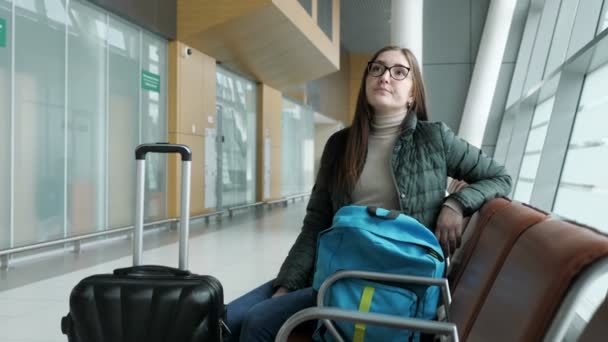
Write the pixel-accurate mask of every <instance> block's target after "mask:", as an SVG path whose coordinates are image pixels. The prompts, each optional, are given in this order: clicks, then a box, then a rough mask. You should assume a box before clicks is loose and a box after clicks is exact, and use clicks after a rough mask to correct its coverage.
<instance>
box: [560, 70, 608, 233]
mask: <svg viewBox="0 0 608 342" xmlns="http://www.w3.org/2000/svg"><path fill="white" fill-rule="evenodd" d="M607 79H608V64H605V65H603V66H601V67H600V68H598V69H596V70H595V71H592V72H590V73H589V74H588V75H587V77H586V78H585V83H584V85H583V90H582V93H581V99H580V104H579V108H578V112H577V115H576V120H575V123H574V127H573V130H572V135H571V138H570V144H569V147H568V152H567V155H566V160H565V162H564V166H563V170H562V175H561V179H560V183H559V188H558V191H557V196H556V199H555V203H554V206H553V211H554V212H556V213H558V214H560V215H563V216H566V217H569V218H572V219H575V220H578V221H580V222H583V223H585V224H589V225H591V226H594V227H597V228H600V229H602V230H604V231H605V232H608V224H607V223H606V219H605V217H604V213H605V211H606V203H608V179H607V178H606V174H607V173H608V131H606V127H608V116H607V115H606V111H607V110H608V96H607V95H606V93H605V90H604V89H606V80H607Z"/></svg>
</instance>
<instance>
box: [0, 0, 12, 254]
mask: <svg viewBox="0 0 608 342" xmlns="http://www.w3.org/2000/svg"><path fill="white" fill-rule="evenodd" d="M11 6H12V5H11V3H10V1H6V0H0V18H2V19H4V22H3V24H4V25H6V28H5V29H6V31H7V32H10V30H11V26H12V21H11ZM5 43H6V46H4V47H2V48H0V249H4V248H8V247H10V237H11V236H10V209H11V207H10V201H11V185H10V182H11V90H10V89H11V60H12V59H11V51H12V46H11V43H12V41H11V39H10V35H7V39H6V42H5Z"/></svg>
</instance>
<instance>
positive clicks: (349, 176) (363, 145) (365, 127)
mask: <svg viewBox="0 0 608 342" xmlns="http://www.w3.org/2000/svg"><path fill="white" fill-rule="evenodd" d="M391 50H396V51H401V52H402V53H403V55H404V56H405V59H406V60H407V61H408V63H409V64H410V68H411V70H410V73H411V75H412V76H411V77H412V95H413V97H414V101H413V102H412V104H411V106H409V108H408V114H407V115H406V117H407V116H408V115H412V114H413V113H415V115H416V116H417V117H418V120H421V121H428V112H427V108H426V97H425V94H424V85H423V83H422V73H421V72H420V66H419V65H418V61H417V60H416V57H415V56H414V54H413V53H412V51H410V50H409V49H405V48H401V47H398V46H386V47H384V48H382V49H380V50H378V51H377V52H376V53H375V54H374V55H373V57H372V58H371V60H370V62H373V61H375V60H376V59H377V58H378V56H379V55H380V54H381V53H383V52H385V51H391ZM367 76H368V68H367V65H366V66H365V70H364V71H363V78H362V79H361V86H360V87H359V95H358V97H357V105H356V107H355V116H354V118H353V123H352V125H351V126H350V129H349V133H348V138H347V141H346V149H345V151H344V155H343V157H342V160H341V162H339V163H338V170H337V173H336V174H335V177H336V179H334V185H335V186H336V187H337V189H336V190H338V191H339V192H340V193H347V194H351V193H352V191H353V189H354V188H355V184H356V183H357V180H358V179H359V176H360V175H361V172H362V171H363V165H364V163H365V158H366V153H367V142H368V138H369V130H370V124H369V123H370V121H371V118H372V116H373V115H374V109H373V108H372V107H371V106H370V104H369V102H368V101H367V96H366V94H365V86H366V81H367ZM404 121H405V119H404Z"/></svg>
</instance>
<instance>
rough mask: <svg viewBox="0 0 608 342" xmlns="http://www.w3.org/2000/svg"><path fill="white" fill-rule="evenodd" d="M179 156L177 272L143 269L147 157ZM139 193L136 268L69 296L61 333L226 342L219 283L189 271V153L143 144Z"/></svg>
mask: <svg viewBox="0 0 608 342" xmlns="http://www.w3.org/2000/svg"><path fill="white" fill-rule="evenodd" d="M150 152H155V153H180V154H181V159H182V190H181V220H180V227H179V269H176V268H171V267H166V266H153V265H148V266H141V260H142V237H143V212H144V175H145V159H146V154H147V153H150ZM135 156H136V160H137V181H136V184H137V193H136V198H137V199H136V211H135V226H134V238H133V247H134V248H133V249H134V250H133V267H128V268H121V269H116V270H114V273H113V274H99V275H93V276H90V277H87V278H85V279H83V280H81V281H80V283H78V285H76V286H75V287H74V289H73V290H72V293H71V295H70V312H69V314H68V315H67V316H65V317H63V319H62V321H61V329H62V331H63V333H64V334H66V335H67V336H68V341H70V342H110V341H111V342H121V341H123V342H127V341H146V342H169V341H171V342H178V341H184V342H186V341H188V342H198V341H222V333H223V332H224V331H225V329H224V328H225V325H224V322H223V321H224V318H225V311H226V309H225V306H224V298H223V289H222V285H221V284H220V282H219V281H218V280H217V279H216V278H214V277H212V276H207V275H203V276H201V275H196V274H192V273H190V272H189V271H187V267H188V230H189V211H190V163H191V160H192V155H191V152H190V149H189V148H188V147H187V146H184V145H172V144H164V143H161V144H143V145H140V146H138V147H137V149H136V151H135Z"/></svg>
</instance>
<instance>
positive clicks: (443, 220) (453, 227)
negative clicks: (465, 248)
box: [435, 205, 463, 257]
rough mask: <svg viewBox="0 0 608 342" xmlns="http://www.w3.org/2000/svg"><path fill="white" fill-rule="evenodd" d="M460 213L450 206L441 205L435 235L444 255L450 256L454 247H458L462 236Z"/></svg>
mask: <svg viewBox="0 0 608 342" xmlns="http://www.w3.org/2000/svg"><path fill="white" fill-rule="evenodd" d="M462 219H463V217H462V214H461V212H459V211H458V210H457V209H455V208H453V207H452V206H447V205H444V206H442V207H441V211H440V212H439V217H438V218H437V228H436V229H435V236H436V237H437V240H439V243H440V244H441V248H443V253H444V254H445V256H446V257H448V256H450V255H451V254H452V253H454V251H455V250H456V248H458V247H460V243H461V237H462Z"/></svg>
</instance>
